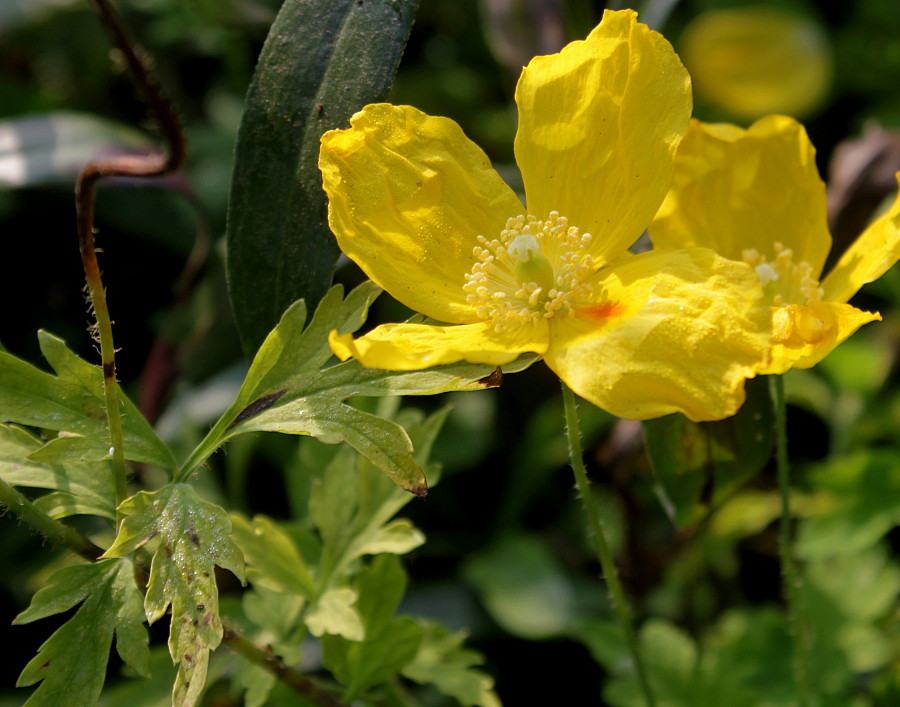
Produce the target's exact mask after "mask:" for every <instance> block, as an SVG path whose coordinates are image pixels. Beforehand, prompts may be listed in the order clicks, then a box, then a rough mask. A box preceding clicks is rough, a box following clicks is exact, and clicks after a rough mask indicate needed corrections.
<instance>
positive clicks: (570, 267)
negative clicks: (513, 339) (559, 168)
mask: <svg viewBox="0 0 900 707" xmlns="http://www.w3.org/2000/svg"><path fill="white" fill-rule="evenodd" d="M591 240H592V236H591V234H590V233H581V232H580V231H579V230H578V228H576V227H575V226H570V225H569V221H568V219H567V218H566V217H565V216H560V215H559V214H558V213H557V212H556V211H551V212H550V216H549V217H548V218H547V219H546V220H543V221H542V220H540V219H538V218H536V217H534V216H514V217H513V218H511V219H509V220H508V221H507V222H506V228H504V229H503V230H502V231H501V232H500V236H499V237H498V238H495V239H493V240H488V239H487V238H485V237H484V236H478V245H477V246H475V248H474V249H473V254H474V255H475V258H476V259H477V261H478V262H476V263H475V264H474V265H473V266H472V269H471V270H470V271H469V272H468V273H466V283H465V285H463V290H465V292H466V293H467V295H466V300H467V301H468V302H469V304H471V305H472V306H474V307H475V308H476V310H477V313H478V316H479V317H483V318H484V319H493V320H494V322H495V328H496V329H500V328H502V327H503V326H504V325H507V324H516V323H525V322H536V321H539V320H540V319H542V318H543V319H550V318H551V317H554V316H557V315H562V316H567V315H570V314H572V313H573V311H574V310H575V307H576V306H577V305H578V303H586V302H591V301H593V294H594V293H593V289H592V288H591V286H590V285H587V284H585V283H584V282H582V280H583V279H584V278H586V277H587V276H588V275H590V274H591V273H593V272H594V270H595V269H596V268H595V265H594V260H593V258H592V257H591V255H590V254H589V253H588V252H587V249H588V246H589V245H590V243H591Z"/></svg>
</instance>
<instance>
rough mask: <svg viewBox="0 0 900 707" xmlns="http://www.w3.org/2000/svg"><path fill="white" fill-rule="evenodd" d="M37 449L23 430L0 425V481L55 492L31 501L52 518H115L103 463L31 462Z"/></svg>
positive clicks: (112, 488)
mask: <svg viewBox="0 0 900 707" xmlns="http://www.w3.org/2000/svg"><path fill="white" fill-rule="evenodd" d="M62 439H65V438H62ZM77 439H81V438H77ZM39 449H41V443H40V442H39V441H38V440H36V439H35V438H34V437H32V436H31V435H29V434H28V433H27V432H26V431H25V430H22V429H20V428H17V427H10V426H7V425H0V478H2V479H3V480H4V481H6V483H8V484H11V485H13V486H29V487H32V488H44V489H53V490H55V491H57V493H52V494H48V495H46V496H42V497H41V498H39V499H37V501H36V502H35V505H36V506H37V507H38V508H39V509H40V510H42V511H44V512H45V513H47V514H49V515H51V516H53V517H54V518H63V517H65V516H70V515H74V514H76V513H86V514H91V515H98V516H101V517H103V518H110V519H115V517H116V491H115V486H114V484H113V478H112V473H111V472H110V469H109V466H108V465H107V464H104V463H99V462H72V461H70V462H65V463H60V464H47V463H43V462H38V461H35V460H34V457H35V453H36V450H39Z"/></svg>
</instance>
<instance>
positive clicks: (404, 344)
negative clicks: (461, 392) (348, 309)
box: [328, 320, 549, 371]
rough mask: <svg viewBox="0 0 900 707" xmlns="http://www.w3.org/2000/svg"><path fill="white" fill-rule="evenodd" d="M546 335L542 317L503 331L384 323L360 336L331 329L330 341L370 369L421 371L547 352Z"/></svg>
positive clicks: (486, 326) (485, 326) (483, 325)
mask: <svg viewBox="0 0 900 707" xmlns="http://www.w3.org/2000/svg"><path fill="white" fill-rule="evenodd" d="M548 339H549V334H548V330H547V324H546V321H544V320H541V321H540V322H538V323H537V324H534V325H530V326H521V327H518V328H516V329H508V330H504V331H503V332H501V333H498V332H496V331H494V325H493V322H480V323H478V324H466V325H462V326H447V327H443V326H431V325H428V324H384V325H382V326H380V327H376V328H375V329H373V330H372V331H370V332H369V333H368V334H366V335H365V336H361V337H360V338H358V339H354V338H353V336H352V335H350V334H338V333H337V332H336V331H332V332H331V334H329V336H328V343H329V344H330V345H331V350H332V351H333V352H334V354H335V355H336V356H337V357H338V358H339V359H341V360H342V361H346V360H347V359H348V358H350V357H353V358H355V359H357V360H358V361H359V362H360V363H361V364H362V365H363V366H365V367H366V368H383V369H385V370H388V371H418V370H421V369H423V368H429V367H431V366H441V365H444V364H447V363H456V362H457V361H468V362H469V363H489V364H492V365H494V366H501V365H503V364H504V363H509V362H510V361H513V360H515V359H516V358H517V357H518V356H519V354H523V353H528V352H533V353H537V354H542V353H544V351H545V350H546V348H547V342H548Z"/></svg>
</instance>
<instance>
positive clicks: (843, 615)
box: [801, 546, 900, 695]
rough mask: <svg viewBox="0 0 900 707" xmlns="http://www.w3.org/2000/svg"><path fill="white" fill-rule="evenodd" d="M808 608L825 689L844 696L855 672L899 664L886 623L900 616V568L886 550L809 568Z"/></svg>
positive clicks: (814, 666)
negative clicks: (899, 604) (899, 610)
mask: <svg viewBox="0 0 900 707" xmlns="http://www.w3.org/2000/svg"><path fill="white" fill-rule="evenodd" d="M805 568H806V582H805V583H804V585H803V587H802V592H801V602H802V603H801V606H802V607H803V610H804V614H805V617H806V621H807V623H808V624H809V625H810V630H809V633H810V635H811V637H812V651H811V671H812V674H813V675H818V676H820V677H819V678H818V683H819V685H820V687H821V688H822V689H821V691H822V692H825V693H826V694H827V693H831V694H837V695H840V694H844V693H845V692H847V691H849V690H850V689H852V686H853V683H854V675H853V674H854V672H856V673H871V672H874V671H877V670H879V669H881V668H883V667H884V666H885V665H887V664H888V663H889V662H891V661H894V660H896V654H897V643H896V640H895V638H894V637H893V636H892V635H891V632H890V630H887V631H886V630H885V625H886V624H888V623H889V622H890V621H891V620H892V619H891V617H892V615H893V614H895V613H896V608H897V599H898V595H900V569H898V568H897V566H896V563H895V561H894V560H893V559H892V558H890V557H889V556H888V555H887V553H886V552H885V551H884V549H883V548H882V547H881V546H875V547H869V548H866V549H861V550H857V551H855V552H845V551H844V550H843V548H835V554H834V555H833V556H831V557H817V558H816V559H814V560H812V561H810V562H808V563H807V564H806V567H805Z"/></svg>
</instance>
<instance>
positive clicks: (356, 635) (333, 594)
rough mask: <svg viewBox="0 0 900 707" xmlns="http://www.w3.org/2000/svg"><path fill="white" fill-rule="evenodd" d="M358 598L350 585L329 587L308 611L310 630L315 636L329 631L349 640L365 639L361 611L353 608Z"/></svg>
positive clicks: (307, 621)
mask: <svg viewBox="0 0 900 707" xmlns="http://www.w3.org/2000/svg"><path fill="white" fill-rule="evenodd" d="M357 599H358V597H357V595H356V591H355V590H353V589H352V588H350V587H331V588H329V589H327V590H326V591H325V592H324V593H323V594H322V596H320V597H319V600H318V601H317V602H316V604H315V606H313V607H312V608H310V610H309V611H308V612H307V613H306V626H307V628H309V632H310V633H311V634H312V635H313V636H322V635H324V634H326V633H329V634H332V635H334V636H343V637H344V638H346V639H347V640H348V641H361V640H363V638H365V633H366V632H365V628H364V627H363V623H362V620H361V619H360V616H359V613H358V612H357V611H356V609H354V608H353V606H354V604H356V600H357Z"/></svg>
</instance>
